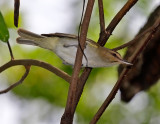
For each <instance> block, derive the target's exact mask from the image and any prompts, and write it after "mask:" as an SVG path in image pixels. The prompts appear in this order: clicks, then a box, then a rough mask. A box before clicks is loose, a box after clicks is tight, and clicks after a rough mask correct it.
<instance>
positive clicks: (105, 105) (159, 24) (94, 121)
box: [90, 19, 160, 124]
mask: <svg viewBox="0 0 160 124" xmlns="http://www.w3.org/2000/svg"><path fill="white" fill-rule="evenodd" d="M159 26H160V19H159V20H158V21H156V23H155V24H154V26H153V27H154V29H153V30H152V31H151V32H150V33H149V34H148V35H147V34H146V35H147V36H146V37H145V38H144V41H143V42H142V44H140V45H139V48H137V50H136V51H135V52H134V53H133V55H132V56H131V57H130V58H129V60H128V61H129V62H131V63H134V62H135V61H136V59H137V57H138V56H139V55H140V53H141V52H142V51H143V50H144V48H145V47H146V46H147V44H148V42H149V41H150V40H151V39H152V37H153V36H154V34H155V32H156V31H157V30H158V28H159ZM129 70H130V69H129V68H125V69H123V71H122V73H121V75H120V77H119V79H118V81H117V82H116V84H115V86H114V87H113V89H112V91H111V92H110V94H109V95H108V97H107V98H106V100H105V101H104V103H103V104H102V106H101V107H100V108H99V110H98V112H97V113H96V114H95V116H94V118H93V119H92V121H91V122H90V124H96V123H97V121H98V120H99V118H100V117H101V115H102V114H103V112H104V111H105V109H106V108H107V107H108V105H109V104H110V103H111V101H112V100H113V99H114V97H115V95H116V93H117V91H118V89H119V87H120V86H121V83H122V80H123V79H124V78H125V76H126V75H127V73H128V72H129Z"/></svg>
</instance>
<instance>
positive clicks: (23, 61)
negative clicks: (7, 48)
mask: <svg viewBox="0 0 160 124" xmlns="http://www.w3.org/2000/svg"><path fill="white" fill-rule="evenodd" d="M16 65H24V66H28V65H34V66H39V67H41V68H44V69H46V70H48V71H50V72H52V73H54V74H56V75H57V76H59V77H61V78H63V79H64V80H66V81H67V82H70V80H71V77H70V76H69V75H68V74H67V73H65V72H64V71H62V70H60V69H58V68H56V67H54V66H52V65H50V64H48V63H45V62H42V61H39V60H33V59H20V60H11V61H9V62H8V63H6V64H4V65H3V66H1V67H0V73H1V72H3V71H4V70H6V69H8V68H10V67H12V66H16Z"/></svg>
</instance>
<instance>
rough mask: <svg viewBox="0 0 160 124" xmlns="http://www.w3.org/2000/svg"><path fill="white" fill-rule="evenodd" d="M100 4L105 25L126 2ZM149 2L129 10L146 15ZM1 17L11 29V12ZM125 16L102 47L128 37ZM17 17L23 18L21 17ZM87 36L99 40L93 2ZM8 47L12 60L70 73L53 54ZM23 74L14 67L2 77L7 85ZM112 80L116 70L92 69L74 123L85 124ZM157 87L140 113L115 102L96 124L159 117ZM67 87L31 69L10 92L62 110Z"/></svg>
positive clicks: (1, 59) (0, 47)
mask: <svg viewBox="0 0 160 124" xmlns="http://www.w3.org/2000/svg"><path fill="white" fill-rule="evenodd" d="M103 2H104V14H105V19H106V26H107V25H108V24H109V22H110V21H111V19H112V18H113V17H114V16H115V14H116V13H117V12H118V11H119V9H120V8H121V7H122V6H123V5H124V3H125V2H126V0H121V1H119V0H114V1H113V0H104V1H103ZM150 2H151V1H146V0H141V1H139V3H138V4H137V5H136V6H135V7H134V8H133V9H139V11H140V12H142V13H143V14H146V12H147V10H148V7H149V5H150ZM142 8H143V9H142ZM146 15H147V14H146ZM4 17H5V20H6V24H7V26H8V27H9V28H14V25H13V24H14V23H13V10H10V9H8V10H7V11H5V14H4ZM127 17H128V15H126V17H125V18H124V19H123V20H122V22H120V24H119V25H118V27H117V28H118V29H115V30H116V31H121V32H120V33H119V34H120V35H119V34H118V33H116V32H113V35H112V36H111V38H110V39H109V42H107V44H106V47H108V48H113V47H116V46H118V45H120V44H122V43H124V41H126V37H127V38H128V35H129V34H128V33H131V32H130V31H129V32H128V26H129V23H128V22H127V21H125V20H127ZM21 18H23V15H21ZM21 18H20V23H21V25H23V24H25V20H23V24H22V21H21V20H22V19H21ZM125 22H126V23H125ZM42 33H43V32H42ZM88 37H89V38H91V39H93V40H95V41H97V40H98V37H99V15H98V5H97V1H96V5H95V8H94V12H93V14H92V19H91V24H90V27H89V32H88ZM14 42H15V41H14ZM12 48H13V52H14V55H15V58H16V59H37V60H42V61H45V62H48V63H50V64H52V65H54V66H56V67H58V68H60V69H62V70H64V71H65V72H67V73H69V74H70V75H71V74H72V67H70V66H65V65H63V64H62V61H61V60H60V59H59V58H58V57H57V56H56V55H55V54H54V53H52V52H49V51H48V50H44V49H41V48H37V47H31V46H29V47H28V46H27V47H26V46H23V45H13V46H12ZM4 51H5V49H4V46H3V44H0V52H1V56H0V63H1V65H2V63H3V64H4V63H5V62H7V61H9V58H10V57H9V53H8V52H7V53H5V52H4ZM124 51H125V49H124V50H121V51H120V53H121V54H122V55H123V53H124ZM6 56H7V57H6ZM24 71H25V69H24V67H22V66H18V67H13V68H10V69H8V70H7V71H5V72H4V74H6V77H7V80H8V83H9V84H11V83H14V82H16V81H17V80H19V79H20V77H21V76H22V75H23V73H24ZM116 80H117V67H109V68H98V69H93V71H92V73H91V75H90V77H89V79H88V81H87V84H86V86H85V88H84V92H83V94H82V97H81V99H80V102H79V104H78V108H77V113H76V114H77V116H78V118H77V121H78V124H79V123H81V124H88V123H89V121H90V120H91V119H92V117H93V115H94V114H95V113H96V111H97V109H98V108H99V107H100V105H101V104H102V102H103V101H104V99H105V98H106V97H107V95H108V92H109V91H110V90H111V88H112V87H113V83H115V81H116ZM158 85H159V84H157V85H155V86H154V87H153V88H151V89H150V90H149V92H148V93H147V95H148V101H149V102H148V103H147V105H146V106H145V108H144V109H142V110H141V111H136V112H132V109H134V108H132V107H130V108H129V109H128V108H127V107H126V104H124V103H121V102H120V101H119V100H118V101H117V102H116V103H112V104H111V105H110V106H109V108H108V110H107V111H106V112H105V113H104V115H103V116H102V117H101V119H100V121H99V124H118V123H119V124H133V123H132V122H135V123H137V124H149V123H150V122H151V119H152V116H154V115H156V116H159V115H158V114H159V113H160V100H159V96H160V90H159V86H158ZM68 87H69V84H68V83H67V82H66V81H64V80H63V79H61V78H59V77H57V76H56V75H54V74H53V73H51V72H49V71H47V70H45V69H42V68H40V67H35V66H32V67H31V71H30V74H29V76H28V77H27V79H26V80H25V81H24V82H23V84H21V85H19V86H17V87H16V88H14V89H13V90H12V91H13V93H14V94H16V95H17V96H18V97H21V98H26V99H36V98H43V99H45V100H47V101H48V102H50V103H51V104H53V105H56V106H60V107H65V104H66V100H67V93H68ZM131 102H132V101H131ZM153 124H156V123H153Z"/></svg>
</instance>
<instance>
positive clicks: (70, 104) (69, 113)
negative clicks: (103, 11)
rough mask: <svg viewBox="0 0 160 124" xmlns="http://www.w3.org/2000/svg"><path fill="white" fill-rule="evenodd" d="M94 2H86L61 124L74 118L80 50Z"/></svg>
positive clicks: (84, 40)
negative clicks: (78, 44)
mask: <svg viewBox="0 0 160 124" xmlns="http://www.w3.org/2000/svg"><path fill="white" fill-rule="evenodd" d="M94 1H95V0H89V1H88V4H87V8H86V12H85V15H84V19H83V22H82V27H81V33H80V45H81V48H82V49H81V48H80V47H78V50H77V53H76V59H75V64H74V70H73V74H72V78H71V84H70V87H69V92H68V98H67V104H66V108H65V112H64V114H63V116H62V118H61V123H62V124H71V123H72V122H73V116H74V112H75V109H76V105H77V101H76V100H77V99H76V98H77V91H79V90H81V89H79V88H78V79H79V73H80V69H81V65H82V57H83V52H82V50H84V47H85V42H86V37H87V31H88V27H89V22H90V18H91V14H92V9H93V5H94Z"/></svg>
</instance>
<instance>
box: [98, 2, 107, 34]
mask: <svg viewBox="0 0 160 124" xmlns="http://www.w3.org/2000/svg"><path fill="white" fill-rule="evenodd" d="M98 8H99V21H100V32H104V31H105V19H104V10H103V0H98Z"/></svg>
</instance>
